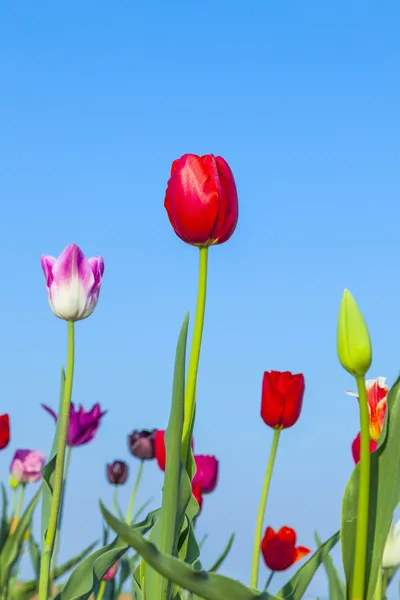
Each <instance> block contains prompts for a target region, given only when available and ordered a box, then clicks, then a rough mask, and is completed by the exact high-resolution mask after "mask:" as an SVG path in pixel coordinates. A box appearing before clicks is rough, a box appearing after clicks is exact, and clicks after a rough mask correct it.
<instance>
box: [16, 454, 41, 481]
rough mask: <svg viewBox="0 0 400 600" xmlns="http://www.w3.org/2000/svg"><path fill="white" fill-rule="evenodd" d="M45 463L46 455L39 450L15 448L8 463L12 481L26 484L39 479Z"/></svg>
mask: <svg viewBox="0 0 400 600" xmlns="http://www.w3.org/2000/svg"><path fill="white" fill-rule="evenodd" d="M45 464H46V457H45V455H44V454H43V452H41V451H40V450H17V451H16V453H15V454H14V458H13V459H12V461H11V465H10V473H11V475H12V478H13V481H14V483H15V484H20V483H22V484H26V483H35V482H36V481H39V479H40V478H41V476H42V469H43V467H44V465H45Z"/></svg>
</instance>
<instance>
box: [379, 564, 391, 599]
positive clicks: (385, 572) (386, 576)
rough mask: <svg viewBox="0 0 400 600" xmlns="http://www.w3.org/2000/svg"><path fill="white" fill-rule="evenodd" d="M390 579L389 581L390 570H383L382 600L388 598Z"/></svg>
mask: <svg viewBox="0 0 400 600" xmlns="http://www.w3.org/2000/svg"><path fill="white" fill-rule="evenodd" d="M388 579H389V569H383V582H382V595H381V598H382V600H385V598H386V590H387V585H388Z"/></svg>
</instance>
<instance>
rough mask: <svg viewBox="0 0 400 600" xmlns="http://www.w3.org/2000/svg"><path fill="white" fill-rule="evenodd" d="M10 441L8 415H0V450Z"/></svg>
mask: <svg viewBox="0 0 400 600" xmlns="http://www.w3.org/2000/svg"><path fill="white" fill-rule="evenodd" d="M9 442H10V417H9V416H8V415H7V414H5V415H0V450H4V448H6V447H7V446H8V444H9Z"/></svg>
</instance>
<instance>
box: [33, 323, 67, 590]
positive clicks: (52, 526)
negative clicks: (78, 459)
mask: <svg viewBox="0 0 400 600" xmlns="http://www.w3.org/2000/svg"><path fill="white" fill-rule="evenodd" d="M74 342H75V340H74V323H73V321H68V356H67V371H66V375H65V387H64V398H63V405H62V411H61V414H59V415H58V419H60V424H59V438H58V446H57V456H56V466H55V472H54V485H53V497H52V502H51V508H50V517H49V523H48V527H47V534H46V540H45V548H44V550H43V553H42V559H41V561H40V578H39V600H47V596H48V590H49V579H50V564H51V556H52V554H53V550H54V542H55V537H56V532H57V522H58V515H59V509H60V503H61V494H62V487H63V474H64V461H65V448H66V445H67V435H68V425H69V413H70V407H71V397H72V383H73V378H74V356H75V343H74Z"/></svg>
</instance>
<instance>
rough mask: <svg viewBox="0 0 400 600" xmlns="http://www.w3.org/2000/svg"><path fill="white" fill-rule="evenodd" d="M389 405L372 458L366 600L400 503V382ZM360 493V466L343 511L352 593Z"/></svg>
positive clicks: (345, 558)
mask: <svg viewBox="0 0 400 600" xmlns="http://www.w3.org/2000/svg"><path fill="white" fill-rule="evenodd" d="M387 405H388V408H387V411H386V420H385V424H384V427H383V431H382V434H381V437H380V440H379V443H378V447H377V450H376V451H375V452H373V453H372V454H371V486H370V497H369V517H368V541H367V560H366V568H365V588H366V594H365V600H371V599H372V598H373V596H374V593H375V588H376V582H377V577H378V573H379V571H380V568H381V564H382V557H383V551H384V549H385V544H386V540H387V537H388V534H389V529H390V526H391V523H392V519H393V512H394V510H395V508H396V507H397V505H398V503H399V500H400V469H399V465H400V444H399V432H400V378H398V379H397V381H396V383H395V384H394V386H393V387H392V388H391V390H390V391H389V394H388V397H387ZM358 490H359V465H357V466H356V467H355V469H354V471H353V473H352V475H351V477H350V480H349V482H348V484H347V487H346V491H345V494H344V498H343V507H342V528H341V538H342V558H343V567H344V571H345V575H346V582H347V589H348V590H351V589H352V585H353V567H354V564H353V563H354V555H355V540H356V527H357V505H358Z"/></svg>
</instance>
